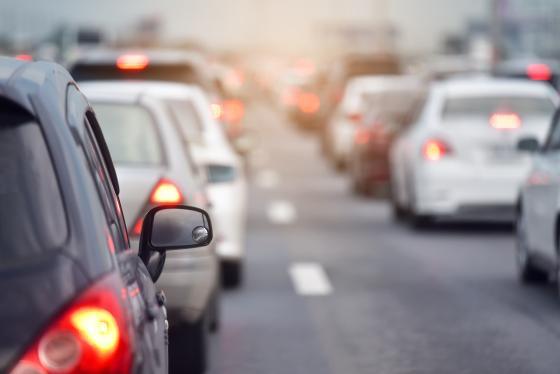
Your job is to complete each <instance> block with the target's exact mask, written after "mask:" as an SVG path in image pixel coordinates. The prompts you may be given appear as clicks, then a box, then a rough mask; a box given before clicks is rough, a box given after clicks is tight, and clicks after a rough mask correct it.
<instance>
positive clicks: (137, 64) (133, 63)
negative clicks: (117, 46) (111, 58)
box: [117, 54, 150, 70]
mask: <svg viewBox="0 0 560 374" xmlns="http://www.w3.org/2000/svg"><path fill="white" fill-rule="evenodd" d="M149 63H150V60H149V59H148V56H146V55H142V54H127V55H122V56H120V57H119V58H117V68H119V69H121V70H143V69H145V68H146V67H147V66H148V64H149Z"/></svg>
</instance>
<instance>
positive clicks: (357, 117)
mask: <svg viewBox="0 0 560 374" xmlns="http://www.w3.org/2000/svg"><path fill="white" fill-rule="evenodd" d="M346 118H347V119H348V121H350V122H353V123H355V124H359V123H360V122H361V121H362V113H360V112H351V113H348V114H347V115H346Z"/></svg>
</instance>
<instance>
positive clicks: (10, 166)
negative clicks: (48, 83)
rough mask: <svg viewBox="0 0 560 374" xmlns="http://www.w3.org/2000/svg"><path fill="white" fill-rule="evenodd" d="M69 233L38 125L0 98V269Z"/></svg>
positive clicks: (27, 260) (24, 261)
mask: <svg viewBox="0 0 560 374" xmlns="http://www.w3.org/2000/svg"><path fill="white" fill-rule="evenodd" d="M67 235H68V227H67V222H66V213H65V209H64V205H63V202H62V197H61V193H60V189H59V185H58V180H57V176H56V174H55V168H54V166H53V162H52V159H51V156H50V153H49V149H48V148H47V144H46V141H45V138H44V135H43V133H42V131H41V128H40V126H39V124H38V123H37V122H36V121H35V120H34V119H33V118H32V117H31V116H30V115H28V114H27V113H25V112H24V111H23V110H22V109H20V108H18V107H16V106H15V105H12V104H11V103H10V102H8V101H6V100H4V99H1V98H0V242H1V243H2V244H1V245H0V256H1V259H0V270H2V269H4V268H6V267H17V266H21V265H22V264H23V265H25V264H28V263H30V262H33V261H35V260H36V259H37V258H38V256H42V255H43V254H45V252H49V251H50V250H52V249H55V248H57V247H59V246H61V245H62V244H63V243H64V242H65V240H66V237H67Z"/></svg>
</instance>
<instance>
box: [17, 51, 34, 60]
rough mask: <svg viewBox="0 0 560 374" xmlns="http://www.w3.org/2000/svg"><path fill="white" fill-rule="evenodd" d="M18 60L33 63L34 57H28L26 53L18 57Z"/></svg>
mask: <svg viewBox="0 0 560 374" xmlns="http://www.w3.org/2000/svg"><path fill="white" fill-rule="evenodd" d="M16 59H18V60H20V61H33V56H31V55H28V54H26V53H22V54H19V55H17V56H16Z"/></svg>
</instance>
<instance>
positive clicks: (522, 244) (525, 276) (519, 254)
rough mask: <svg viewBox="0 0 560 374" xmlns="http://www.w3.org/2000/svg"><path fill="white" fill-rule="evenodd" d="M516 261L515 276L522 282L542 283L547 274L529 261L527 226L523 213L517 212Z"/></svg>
mask: <svg viewBox="0 0 560 374" xmlns="http://www.w3.org/2000/svg"><path fill="white" fill-rule="evenodd" d="M515 241H516V246H515V247H516V256H515V257H516V263H517V276H518V278H519V281H520V282H521V283H523V284H534V283H544V282H546V281H547V280H548V275H547V274H546V272H544V271H543V270H541V269H539V268H538V267H536V266H535V265H534V263H533V262H532V261H531V253H530V251H529V246H528V244H527V227H526V223H525V220H524V219H523V215H522V214H521V213H519V214H518V216H517V220H516V240H515Z"/></svg>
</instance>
